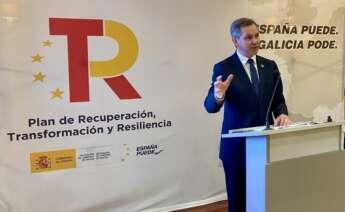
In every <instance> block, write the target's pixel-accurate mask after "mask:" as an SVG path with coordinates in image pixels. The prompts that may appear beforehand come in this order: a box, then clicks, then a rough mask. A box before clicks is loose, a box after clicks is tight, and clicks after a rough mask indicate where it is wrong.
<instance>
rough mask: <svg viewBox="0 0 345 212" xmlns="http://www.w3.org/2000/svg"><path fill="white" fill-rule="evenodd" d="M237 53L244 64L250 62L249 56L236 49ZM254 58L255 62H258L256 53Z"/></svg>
mask: <svg viewBox="0 0 345 212" xmlns="http://www.w3.org/2000/svg"><path fill="white" fill-rule="evenodd" d="M236 53H237V56H238V58H239V59H240V61H241V63H242V65H245V64H246V63H247V62H248V59H249V58H248V57H246V56H244V55H242V54H241V53H240V52H239V51H236ZM252 59H253V60H254V64H256V55H254V56H253V57H252Z"/></svg>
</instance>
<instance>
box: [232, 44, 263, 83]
mask: <svg viewBox="0 0 345 212" xmlns="http://www.w3.org/2000/svg"><path fill="white" fill-rule="evenodd" d="M236 54H237V55H238V58H239V59H240V61H241V63H242V65H243V67H244V70H245V71H246V73H247V76H248V77H249V80H250V82H251V81H252V77H251V75H250V65H249V63H248V60H249V58H248V57H246V56H244V55H242V54H241V53H240V52H239V51H236ZM252 59H253V60H254V66H255V68H256V74H257V75H258V79H259V80H260V77H259V71H258V66H257V62H256V55H254V56H253V57H252Z"/></svg>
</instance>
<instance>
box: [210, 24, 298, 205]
mask: <svg viewBox="0 0 345 212" xmlns="http://www.w3.org/2000/svg"><path fill="white" fill-rule="evenodd" d="M231 37H232V42H233V43H234V45H235V47H236V52H235V53H234V54H233V55H232V56H230V57H228V58H226V59H225V60H223V61H221V62H219V63H218V64H216V65H215V66H214V70H213V76H212V84H211V88H210V89H209V92H208V95H207V97H206V99H205V102H204V105H205V108H206V110H207V112H209V113H216V112H218V111H219V110H220V109H221V107H222V106H223V105H224V119H223V126H222V133H228V131H229V130H230V129H236V128H245V127H255V126H262V125H265V122H266V113H267V110H268V106H269V103H270V100H271V97H272V95H273V90H274V87H275V84H276V82H278V85H277V89H276V93H275V95H274V98H273V102H272V108H271V111H270V113H271V112H273V114H274V116H275V119H274V122H273V118H272V116H270V123H271V124H273V123H274V125H276V126H277V125H279V126H282V125H287V124H289V123H290V122H291V121H290V119H289V117H288V110H287V107H286V104H285V99H284V96H283V86H282V82H281V79H280V77H279V71H278V67H277V64H276V63H275V62H274V61H272V60H269V59H266V58H263V57H260V56H258V55H257V53H258V50H259V41H260V40H259V30H258V25H257V24H256V23H255V21H254V20H252V19H248V18H240V19H237V20H235V21H234V22H233V23H232V24H231ZM220 158H221V159H222V161H223V167H224V172H225V178H226V187H227V194H228V203H229V211H230V212H245V211H246V208H245V207H246V184H245V183H246V173H245V171H246V161H245V142H244V140H243V139H240V138H231V139H221V144H220ZM250 177H255V176H250Z"/></svg>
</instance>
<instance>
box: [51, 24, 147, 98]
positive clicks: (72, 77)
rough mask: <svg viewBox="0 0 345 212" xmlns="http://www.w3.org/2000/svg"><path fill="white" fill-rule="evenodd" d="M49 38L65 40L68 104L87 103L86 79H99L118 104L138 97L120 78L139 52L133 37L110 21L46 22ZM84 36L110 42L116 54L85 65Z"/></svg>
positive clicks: (86, 61) (86, 58)
mask: <svg viewBox="0 0 345 212" xmlns="http://www.w3.org/2000/svg"><path fill="white" fill-rule="evenodd" d="M49 31H50V35H59V36H66V37H67V47H68V77H69V93H70V96H69V99H70V102H88V101H90V94H89V92H90V86H89V79H90V77H95V78H101V79H102V80H104V82H105V83H106V84H107V85H108V86H109V87H110V89H111V90H112V91H113V92H114V93H115V94H116V95H117V96H118V97H119V98H120V99H122V100H124V99H140V98H141V96H140V95H139V93H138V92H137V91H136V89H135V88H134V87H133V86H132V85H131V83H130V82H129V81H128V80H127V79H126V77H125V76H123V73H125V72H126V71H128V70H129V69H130V68H131V67H132V66H133V65H134V64H135V62H136V60H137V57H138V52H139V47H138V41H137V39H136V36H135V35H134V33H133V32H132V31H131V30H130V29H129V28H128V27H127V26H125V25H123V24H121V23H118V22H115V21H111V20H96V19H68V18H50V19H49ZM88 36H99V37H108V38H111V39H112V40H113V41H114V42H116V43H117V44H118V54H117V55H116V56H115V57H114V58H112V59H111V60H107V61H89V59H88V43H87V38H88Z"/></svg>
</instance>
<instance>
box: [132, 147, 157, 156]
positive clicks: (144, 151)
mask: <svg viewBox="0 0 345 212" xmlns="http://www.w3.org/2000/svg"><path fill="white" fill-rule="evenodd" d="M161 152H163V150H162V149H161V148H159V147H158V145H157V144H151V145H144V146H138V147H137V156H147V155H158V154H160V153H161Z"/></svg>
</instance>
